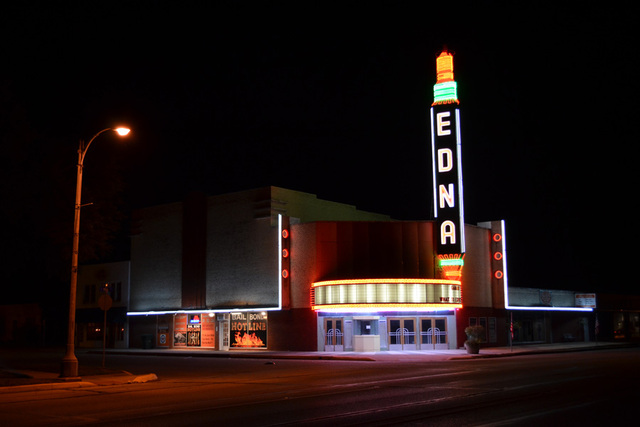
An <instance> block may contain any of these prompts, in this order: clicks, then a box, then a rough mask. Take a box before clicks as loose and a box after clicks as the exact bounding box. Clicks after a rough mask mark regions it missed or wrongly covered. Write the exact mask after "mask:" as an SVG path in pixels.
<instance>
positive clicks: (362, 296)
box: [311, 279, 462, 311]
mask: <svg viewBox="0 0 640 427" xmlns="http://www.w3.org/2000/svg"><path fill="white" fill-rule="evenodd" d="M460 285H461V282H460V281H459V280H444V279H351V280H329V281H324V282H315V283H314V284H313V285H312V286H311V305H312V309H313V310H316V311H329V310H334V311H358V310H367V311H371V310H377V311H380V310H385V311H407V310H411V311H420V310H434V309H441V310H445V309H449V310H451V309H455V308H462V292H461V286H460Z"/></svg>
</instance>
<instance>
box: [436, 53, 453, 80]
mask: <svg viewBox="0 0 640 427" xmlns="http://www.w3.org/2000/svg"><path fill="white" fill-rule="evenodd" d="M436 71H437V73H438V77H437V78H438V81H437V83H444V82H452V81H453V55H451V54H450V53H449V52H447V51H446V50H445V51H443V52H442V53H441V54H440V56H438V58H437V59H436Z"/></svg>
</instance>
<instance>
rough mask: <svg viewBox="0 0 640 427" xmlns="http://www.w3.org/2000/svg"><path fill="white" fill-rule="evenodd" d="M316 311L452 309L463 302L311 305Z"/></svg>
mask: <svg viewBox="0 0 640 427" xmlns="http://www.w3.org/2000/svg"><path fill="white" fill-rule="evenodd" d="M311 308H312V309H313V310H314V311H319V312H327V313H340V312H345V311H348V312H364V313H368V312H371V311H450V310H454V309H458V308H462V304H333V305H331V304H327V305H315V306H312V307H311Z"/></svg>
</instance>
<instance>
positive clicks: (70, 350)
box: [60, 128, 130, 378]
mask: <svg viewBox="0 0 640 427" xmlns="http://www.w3.org/2000/svg"><path fill="white" fill-rule="evenodd" d="M109 130H112V131H115V132H117V133H118V135H120V136H125V135H127V134H128V133H129V132H130V129H127V128H115V129H114V128H106V129H103V130H101V131H100V132H98V133H96V134H95V135H94V136H93V138H91V139H90V140H89V143H88V144H87V145H85V144H84V141H83V140H80V147H79V148H78V174H77V179H76V213H75V219H74V222H73V250H72V252H71V287H70V292H69V331H68V334H67V352H66V354H65V355H64V357H63V358H62V370H61V371H62V372H61V374H60V377H62V378H75V377H78V359H77V358H76V355H75V348H74V347H75V328H76V288H77V284H78V243H79V237H80V208H81V207H82V205H81V204H80V200H81V198H82V196H81V195H82V168H83V163H84V156H85V155H86V154H87V150H88V149H89V146H90V145H91V143H92V142H93V140H94V139H96V138H97V137H98V135H100V134H102V133H104V132H107V131H109Z"/></svg>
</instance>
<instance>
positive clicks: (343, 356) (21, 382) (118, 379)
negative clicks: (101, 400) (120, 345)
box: [0, 342, 630, 396]
mask: <svg viewBox="0 0 640 427" xmlns="http://www.w3.org/2000/svg"><path fill="white" fill-rule="evenodd" d="M629 345H630V344H629V343H584V342H582V343H562V344H540V345H518V346H513V347H487V348H482V349H481V350H480V353H479V354H477V355H470V354H467V353H466V351H465V350H464V349H455V350H431V351H404V352H399V351H381V352H363V353H355V352H278V351H268V350H233V351H215V350H203V349H171V350H169V349H166V350H165V349H150V350H142V349H121V350H118V349H109V350H107V354H126V355H132V356H134V355H146V356H151V355H153V356H182V357H184V356H187V355H188V356H191V357H224V358H230V357H232V358H261V359H274V360H275V359H301V360H302V359H306V360H351V361H363V362H375V361H395V362H421V361H422V362H426V361H431V362H435V361H451V360H465V359H475V358H489V357H510V356H518V355H524V354H544V353H558V352H575V351H589V350H599V349H608V348H619V347H624V346H629ZM11 351H13V352H16V351H21V350H11ZM79 351H90V352H96V353H98V352H99V353H102V351H101V350H79ZM24 353H25V354H26V355H28V356H27V357H30V358H32V359H33V361H34V363H33V366H34V369H22V370H20V371H14V370H11V369H7V368H4V367H3V360H2V357H0V396H1V395H2V394H5V393H17V392H25V391H35V390H51V389H57V388H71V387H94V386H100V385H116V384H127V383H141V382H147V381H153V380H156V379H157V377H156V376H155V374H152V373H150V374H146V375H133V374H131V373H129V372H125V371H114V370H110V369H105V368H101V367H91V366H84V365H83V366H81V368H82V370H81V372H80V375H81V377H79V378H75V379H73V380H64V379H61V378H59V374H58V373H57V372H52V369H51V368H50V366H48V367H47V368H46V369H43V368H44V367H43V366H42V365H40V366H39V365H38V363H37V361H38V360H39V359H38V358H39V355H43V351H42V350H38V349H27V350H26V351H25V352H24ZM0 354H2V353H0ZM49 356H50V354H49Z"/></svg>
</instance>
